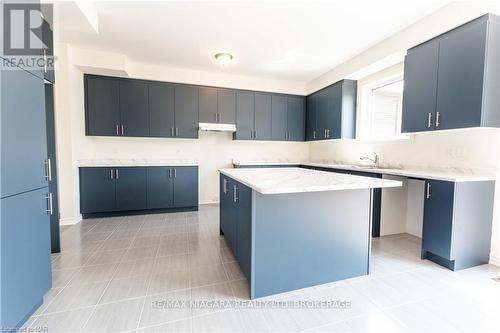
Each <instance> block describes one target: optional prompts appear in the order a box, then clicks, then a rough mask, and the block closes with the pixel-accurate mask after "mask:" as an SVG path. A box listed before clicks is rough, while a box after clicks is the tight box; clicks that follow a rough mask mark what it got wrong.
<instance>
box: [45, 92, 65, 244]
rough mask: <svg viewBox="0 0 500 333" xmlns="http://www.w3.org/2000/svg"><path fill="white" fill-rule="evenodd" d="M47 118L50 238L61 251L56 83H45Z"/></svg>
mask: <svg viewBox="0 0 500 333" xmlns="http://www.w3.org/2000/svg"><path fill="white" fill-rule="evenodd" d="M45 118H46V124H47V126H46V128H47V158H48V163H50V171H51V172H50V174H51V177H50V178H51V179H50V181H49V192H50V193H51V194H52V210H53V213H52V215H51V216H50V235H51V237H50V240H51V244H52V246H51V247H52V253H57V252H61V246H60V240H59V235H60V232H59V200H58V191H57V156H56V129H55V120H54V85H53V84H51V83H46V84H45Z"/></svg>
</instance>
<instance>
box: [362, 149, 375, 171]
mask: <svg viewBox="0 0 500 333" xmlns="http://www.w3.org/2000/svg"><path fill="white" fill-rule="evenodd" d="M359 159H360V160H361V161H370V162H372V163H373V164H374V165H375V168H378V165H379V157H378V154H377V153H376V152H373V158H371V157H368V156H363V157H360V158H359Z"/></svg>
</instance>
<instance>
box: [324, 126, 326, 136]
mask: <svg viewBox="0 0 500 333" xmlns="http://www.w3.org/2000/svg"><path fill="white" fill-rule="evenodd" d="M324 137H325V138H326V128H325V135H324Z"/></svg>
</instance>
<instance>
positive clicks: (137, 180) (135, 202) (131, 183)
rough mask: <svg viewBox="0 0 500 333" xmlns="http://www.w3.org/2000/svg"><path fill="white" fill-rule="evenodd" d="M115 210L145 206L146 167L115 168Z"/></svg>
mask: <svg viewBox="0 0 500 333" xmlns="http://www.w3.org/2000/svg"><path fill="white" fill-rule="evenodd" d="M115 180H116V210H119V211H120V210H142V209H146V208H147V202H146V197H147V190H146V168H145V167H121V168H116V169H115Z"/></svg>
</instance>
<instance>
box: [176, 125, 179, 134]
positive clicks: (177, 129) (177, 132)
mask: <svg viewBox="0 0 500 333" xmlns="http://www.w3.org/2000/svg"><path fill="white" fill-rule="evenodd" d="M175 136H179V128H178V127H176V128H175Z"/></svg>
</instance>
